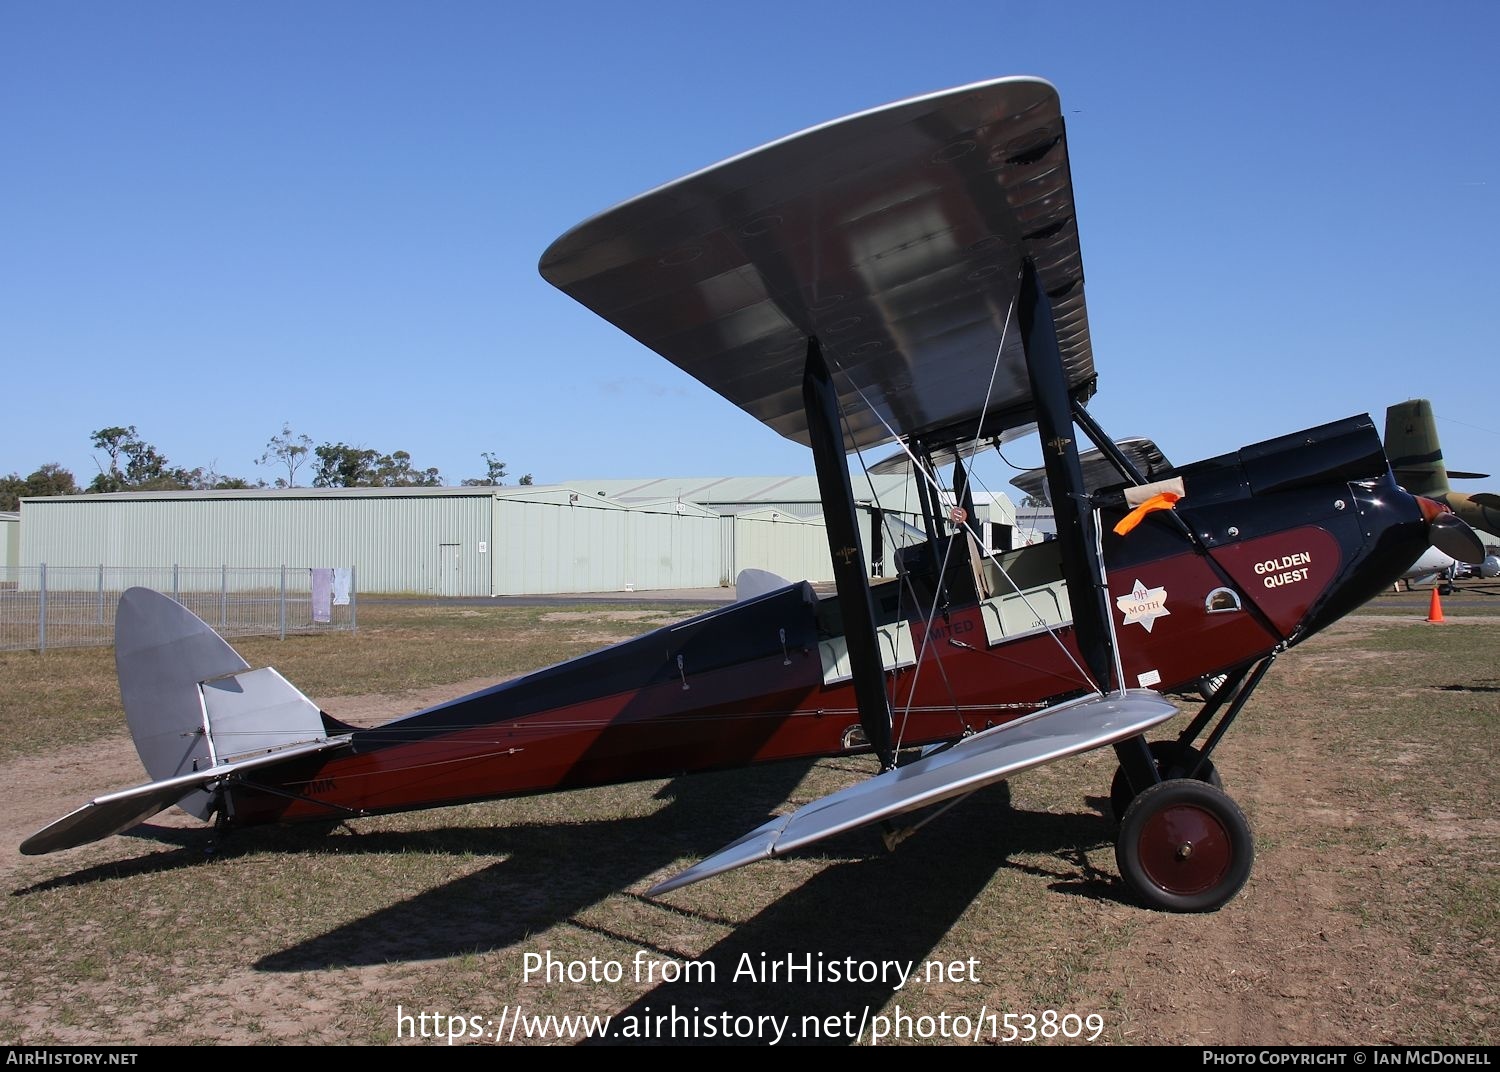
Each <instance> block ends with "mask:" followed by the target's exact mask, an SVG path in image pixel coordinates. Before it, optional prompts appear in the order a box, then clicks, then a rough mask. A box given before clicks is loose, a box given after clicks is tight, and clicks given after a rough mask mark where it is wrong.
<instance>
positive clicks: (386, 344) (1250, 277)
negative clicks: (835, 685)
mask: <svg viewBox="0 0 1500 1072" xmlns="http://www.w3.org/2000/svg"><path fill="white" fill-rule="evenodd" d="M1496 40H1500V5H1496V4H1494V3H1492V2H1474V3H1434V4H1432V5H1428V6H1427V7H1424V8H1417V7H1414V6H1412V5H1410V4H1395V3H1369V2H1367V3H1337V4H1334V3H1329V4H1317V3H1298V4H1273V3H1257V4H1253V5H1252V4H1241V5H1228V4H1203V3H1155V4H1137V5H1131V4H1124V3H1114V4H1105V3H1099V4H1091V3H1071V4H1067V5H1061V4H1040V3H1028V4H1019V3H1011V2H990V3H983V4H981V3H942V2H934V3H925V4H915V3H902V4H896V3H884V2H880V0H866V2H863V3H842V2H828V3H818V2H814V0H804V2H802V3H782V2H780V0H773V2H763V3H756V4H753V5H752V4H738V5H707V4H701V3H699V4H688V3H649V2H648V3H639V4H634V5H621V4H590V3H573V4H566V5H564V4H552V5H512V4H502V3H499V2H492V3H466V2H445V3H430V4H417V3H378V2H369V0H361V2H358V3H318V2H311V3H301V2H298V3H292V2H275V0H271V2H257V3H237V4H231V3H203V2H191V3H187V2H184V3H163V2H138V3H131V4H105V3H83V2H69V0H58V2H50V3H40V2H38V3H22V2H18V0H5V2H4V3H0V360H3V366H4V374H3V381H0V382H3V385H4V386H3V393H4V397H5V403H6V404H5V406H4V410H3V414H0V472H11V471H18V472H20V473H22V474H23V475H24V474H26V473H29V472H31V471H32V470H33V469H35V468H36V467H37V466H38V465H40V464H42V463H44V462H51V461H55V462H60V463H62V464H63V465H65V466H67V467H68V468H70V469H72V470H73V472H74V474H75V475H76V476H77V477H78V479H79V480H80V482H84V483H86V482H87V481H88V480H89V479H90V478H91V477H92V476H93V475H94V473H95V472H96V471H97V470H96V467H95V461H94V460H93V457H92V455H91V450H90V446H89V434H90V432H91V431H93V430H94V429H97V428H102V427H106V426H108V425H115V424H134V425H136V426H137V428H138V429H139V431H140V433H141V435H142V436H143V437H144V438H145V439H146V440H147V441H149V442H151V443H153V444H154V445H155V446H157V448H158V449H159V450H161V451H162V452H164V453H165V454H166V455H167V456H168V457H169V458H170V459H171V461H172V462H173V463H174V464H177V465H183V466H186V467H189V468H191V467H194V466H213V467H215V468H217V469H218V470H219V471H220V472H224V473H230V474H235V475H246V476H250V477H252V478H256V477H259V478H264V479H270V478H272V477H273V476H274V475H275V473H274V472H273V471H271V470H267V469H259V468H257V467H256V465H255V464H254V459H255V458H256V457H257V456H258V455H260V454H261V453H262V452H263V451H264V449H265V444H266V440H267V439H268V438H269V437H270V436H271V435H272V434H273V433H275V432H277V431H278V430H279V429H280V428H281V426H282V423H283V422H284V421H285V422H289V423H290V424H291V425H292V427H293V428H294V429H295V430H297V431H299V432H303V433H305V434H307V435H309V436H311V437H312V438H313V440H314V441H315V442H319V443H321V442H332V441H346V442H351V443H355V444H358V445H361V446H368V447H373V448H376V449H378V450H381V451H383V452H387V451H393V450H398V449H400V450H406V451H409V452H410V453H411V454H412V456H413V459H414V461H415V462H416V463H417V464H418V465H419V466H429V465H431V466H436V467H438V468H439V469H440V470H441V471H442V473H443V474H444V475H445V476H446V477H447V478H448V479H449V481H450V482H452V483H456V482H458V480H460V479H461V478H463V477H466V476H476V475H480V474H482V473H483V471H484V463H483V461H482V459H481V457H480V455H481V452H484V451H491V452H494V453H496V454H498V455H499V456H500V457H502V458H504V459H505V460H506V461H507V462H508V463H509V465H510V469H511V474H512V476H518V475H519V474H521V473H524V472H531V473H534V474H535V475H536V478H537V481H538V482H551V481H557V480H563V479H567V478H569V477H579V476H584V475H595V476H663V475H696V474H710V473H714V474H717V473H723V474H766V473H794V472H810V471H811V462H810V458H809V456H808V454H807V452H806V451H805V449H804V448H802V447H799V446H797V445H795V444H792V443H789V442H787V441H785V440H782V439H781V438H780V437H778V436H776V435H775V434H774V433H772V432H770V431H769V430H767V429H765V428H763V427H761V426H760V425H759V424H757V423H756V422H755V421H753V420H752V419H750V418H749V417H747V416H745V415H743V414H741V413H740V412H739V411H738V410H736V409H734V408H733V407H731V406H730V405H729V404H728V403H725V402H722V401H721V400H719V399H718V398H717V397H716V396H714V395H712V394H711V393H709V392H708V391H707V390H706V389H704V388H702V387H700V386H699V385H698V384H697V383H696V382H694V381H693V380H691V379H690V378H688V377H687V376H686V375H685V374H683V373H680V372H678V371H677V370H676V369H675V368H673V367H672V366H670V365H668V364H667V363H666V362H664V361H663V360H661V359H660V358H658V357H656V356H655V355H653V354H651V353H650V352H649V351H647V350H645V349H644V348H642V347H640V346H639V345H638V344H636V343H634V342H633V341H631V340H630V339H628V338H627V337H625V336H624V335H623V334H621V333H620V332H618V331H617V330H616V329H614V328H612V327H610V326H609V325H607V324H605V323H603V322H602V321H600V320H598V319H596V318H595V317H594V316H593V315H592V314H591V313H589V312H587V311H586V310H584V309H583V308H582V307H581V306H578V305H576V304H575V303H573V302H572V301H571V300H570V299H568V298H566V297H564V296H563V295H561V294H560V293H557V292H556V291H554V290H552V289H551V288H550V287H549V286H548V285H547V284H545V283H544V282H542V280H541V279H540V278H539V277H538V275H537V273H536V262H537V258H538V257H539V256H540V254H541V252H542V250H543V249H544V248H545V247H546V246H547V244H548V243H549V242H551V240H552V239H553V238H555V237H556V236H557V235H559V234H561V233H562V232H563V231H564V230H566V229H567V228H569V227H570V226H572V225H573V224H575V223H577V222H578V221H580V220H582V219H583V218H585V217H587V216H590V215H592V214H594V213H596V212H598V211H600V210H601V209H604V208H606V207H608V206H609V205H611V204H614V203H615V202H617V201H620V200H623V199H625V198H627V197H630V196H633V195H634V194H637V193H639V192H641V191H643V190H645V189H647V188H649V187H652V186H655V185H657V184H659V183H662V182H665V181H669V180H671V179H673V178H676V177H678V176H679V175H682V174H685V173H687V172H689V171H692V170H695V169H697V168H699V167H702V166H705V165H707V164H710V163H712V162H714V161H716V160H718V159H721V158H723V157H725V156H729V155H732V154H734V153H737V152H740V151H743V150H745V149H748V148H751V147H753V146H756V145H758V144H761V143H763V142H765V141H768V140H771V139H773V138H776V137H780V136H782V135H784V134H788V133H791V132H792V131H795V130H798V129H801V128H803V127H805V126H809V125H812V124H815V123H819V122H822V121H825V120H827V119H831V118H834V117H837V116H839V115H843V114H846V113H849V112H853V111H858V110H861V109H864V108H868V107H872V106H875V105H877V104H881V103H884V102H887V101H890V100H895V99H899V98H901V97H906V96H910V95H913V94H917V93H924V92H929V91H932V90H937V89H942V88H946V87H948V86H954V85H960V84H963V83H966V82H972V81H977V80H981V79H986V78H991V77H995V76H999V75H1007V74H1035V75H1040V76H1043V77H1045V78H1048V79H1049V80H1050V81H1052V82H1053V83H1054V84H1055V85H1056V86H1057V87H1058V90H1059V92H1060V94H1061V98H1062V102H1063V108H1064V112H1065V114H1066V116H1067V120H1068V124H1069V146H1070V152H1071V155H1072V161H1073V176H1074V186H1075V193H1076V198H1077V204H1078V207H1079V223H1080V231H1081V236H1082V246H1083V257H1084V265H1085V270H1086V274H1087V280H1088V283H1087V287H1088V290H1087V294H1088V303H1089V310H1090V321H1091V325H1092V331H1093V341H1094V350H1095V361H1096V364H1097V366H1098V368H1099V371H1100V392H1099V395H1098V397H1097V399H1096V400H1095V402H1094V403H1093V404H1092V405H1091V409H1092V410H1093V412H1094V413H1095V414H1096V415H1097V416H1098V417H1099V418H1100V420H1101V421H1102V422H1103V424H1104V426H1105V427H1106V428H1107V429H1109V430H1110V431H1111V432H1112V433H1114V434H1116V435H1138V434H1147V435H1151V436H1153V437H1154V438H1156V440H1157V441H1158V442H1159V443H1160V444H1161V445H1162V447H1163V449H1164V450H1165V451H1166V452H1167V454H1168V456H1169V457H1170V458H1173V459H1174V460H1178V461H1187V460H1191V459H1194V458H1199V457H1204V456H1208V455H1212V454H1217V453H1221V452H1224V451H1229V450H1233V449H1235V448H1237V447H1239V446H1241V445H1244V444H1247V443H1251V442H1254V441H1256V440H1259V439H1263V438H1267V437H1269V436H1273V435H1278V434H1281V433H1284V432H1289V431H1293V430H1296V429H1298V428H1302V427H1305V426H1307V425H1311V424H1316V423H1320V422H1322V421H1326V420H1333V419H1336V418H1339V417H1343V416H1348V415H1350V414H1353V413H1358V412H1371V413H1373V414H1374V415H1375V417H1376V419H1377V421H1383V418H1384V410H1385V407H1386V406H1387V405H1389V404H1390V403H1392V402H1395V401H1399V400H1401V399H1404V398H1408V397H1427V398H1431V399H1432V400H1433V403H1434V407H1435V409H1436V412H1437V415H1438V419H1439V429H1440V432H1441V433H1442V436H1443V443H1444V450H1445V453H1446V455H1447V457H1448V460H1449V463H1450V464H1451V465H1454V466H1456V467H1458V468H1465V469H1477V470H1481V471H1486V472H1490V473H1495V474H1497V477H1496V479H1495V480H1493V481H1490V482H1471V483H1468V484H1461V485H1459V488H1460V490H1482V489H1486V488H1494V487H1496V486H1500V413H1497V411H1496V410H1497V403H1500V394H1497V390H1496V380H1497V376H1496V361H1495V355H1496V346H1495V339H1496V336H1497V328H1500V300H1497V293H1500V287H1497V284H1500V271H1497V266H1496V258H1495V249H1496V245H1497V242H1496V239H1497V237H1500V210H1497V194H1500V136H1497V133H1496V131H1497V130H1500V127H1497V125H1496V122H1495V118H1494V112H1495V108H1496V105H1497V104H1500V62H1497V59H1496V55H1495V51H1494V48H1495V41H1496ZM882 453H883V452H882ZM1022 453H1023V454H1024V451H1023V452H1022ZM1016 460H1026V459H1024V458H1018V459H1016ZM986 479H987V481H989V483H990V484H991V486H993V487H996V488H998V487H1000V486H1001V485H1002V484H1003V481H1004V479H1005V474H1004V469H1003V466H999V465H998V463H996V464H995V467H994V468H993V469H991V470H990V471H989V475H987V476H986Z"/></svg>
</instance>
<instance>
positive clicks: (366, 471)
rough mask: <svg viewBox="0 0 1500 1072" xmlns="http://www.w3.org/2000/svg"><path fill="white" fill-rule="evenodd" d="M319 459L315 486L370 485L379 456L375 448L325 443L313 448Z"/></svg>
mask: <svg viewBox="0 0 1500 1072" xmlns="http://www.w3.org/2000/svg"><path fill="white" fill-rule="evenodd" d="M313 454H314V456H315V457H316V458H317V459H318V467H317V471H316V472H315V473H314V474H313V487H315V488H359V487H368V486H369V483H370V477H371V475H372V474H373V473H374V466H375V461H376V459H377V458H378V457H379V455H377V454H376V453H375V452H374V451H373V450H364V449H361V448H359V447H351V446H349V444H347V443H324V444H323V445H322V446H320V447H317V448H315V449H314V450H313Z"/></svg>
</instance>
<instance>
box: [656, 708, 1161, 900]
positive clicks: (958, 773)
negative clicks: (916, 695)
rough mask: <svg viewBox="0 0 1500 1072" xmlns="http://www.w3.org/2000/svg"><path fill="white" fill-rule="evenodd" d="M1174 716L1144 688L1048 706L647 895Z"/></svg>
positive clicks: (772, 830)
mask: <svg viewBox="0 0 1500 1072" xmlns="http://www.w3.org/2000/svg"><path fill="white" fill-rule="evenodd" d="M1176 713H1177V708H1176V707H1174V706H1173V705H1172V704H1171V703H1169V702H1168V701H1166V700H1164V699H1162V698H1161V697H1160V696H1158V695H1157V694H1156V693H1154V692H1151V691H1149V690H1145V689H1136V690H1131V691H1130V692H1127V693H1126V694H1125V695H1123V696H1120V695H1109V696H1093V697H1087V698H1085V699H1082V700H1072V701H1069V702H1068V703H1063V704H1058V705H1057V706H1055V707H1049V708H1048V709H1047V710H1045V711H1038V712H1037V713H1036V714H1033V715H1028V716H1026V717H1025V718H1022V719H1018V720H1016V721H1015V722H1008V723H1006V724H1005V725H1003V726H995V727H993V728H991V729H988V730H985V731H984V732H983V733H976V734H975V735H974V736H972V737H965V738H964V739H962V740H960V741H959V742H958V743H957V744H955V745H954V746H953V747H952V748H948V749H946V750H944V751H942V752H938V753H936V754H934V755H930V756H926V757H924V758H922V759H918V760H916V761H915V762H912V763H908V764H906V765H905V766H903V767H898V768H896V769H895V770H892V771H887V772H886V773H884V774H880V775H877V776H876V777H874V778H871V779H870V780H868V781H865V782H861V783H859V784H858V785H853V786H850V787H849V788H847V789H843V790H840V791H839V792H837V793H832V794H830V795H828V796H826V797H823V798H822V799H820V800H815V801H813V802H812V803H811V804H808V805H806V806H804V807H802V808H799V809H798V810H797V811H795V812H793V813H792V814H791V815H785V816H780V817H778V818H776V819H772V820H771V821H770V822H768V823H766V824H765V825H764V826H761V827H759V828H757V829H755V830H752V831H751V832H750V833H748V834H746V835H745V836H744V837H742V838H740V839H739V840H738V841H736V842H734V843H733V844H731V845H728V846H726V847H725V848H723V849H721V850H719V852H717V853H715V854H714V855H713V856H710V857H708V858H707V859H705V860H703V861H701V862H700V863H698V864H695V865H694V866H692V867H690V868H688V869H687V870H686V871H683V872H682V873H680V874H678V875H674V876H673V877H672V878H669V879H667V880H665V881H663V882H659V883H657V884H656V885H655V886H653V887H651V889H650V890H648V891H647V893H648V894H649V895H653V896H654V895H656V894H660V893H666V892H668V891H669V890H675V889H677V888H678V887H679V886H687V885H690V884H691V883H694V882H699V881H701V880H702V879H705V878H710V877H712V876H714V875H718V874H722V873H723V872H725V871H731V870H733V869H734V868H736V867H742V866H744V865H745V864H748V863H754V862H755V861H756V860H763V859H766V858H767V857H770V856H782V855H785V854H786V853H789V852H792V851H794V850H796V849H800V848H803V847H804V846H807V845H811V844H812V843H813V842H816V841H821V840H823V839H824V838H829V837H833V836H834V835H835V834H841V833H843V832H844V831H846V830H851V829H853V828H854V827H857V826H863V825H865V824H866V823H873V822H876V821H877V820H880V819H885V818H889V817H890V816H892V815H900V814H902V813H903V812H909V811H915V810H917V809H918V808H924V807H927V806H928V805H931V804H937V803H940V802H942V801H944V800H948V799H950V798H952V797H957V796H962V795H964V794H966V793H972V792H974V791H975V790H977V789H982V788H983V787H984V786H986V785H989V784H991V783H993V782H998V781H1002V780H1003V779H1005V778H1008V777H1010V776H1011V775H1013V774H1018V773H1020V772H1021V771H1024V770H1029V769H1030V768H1032V767H1037V766H1041V765H1042V764H1043V763H1049V762H1051V761H1052V760H1054V759H1062V758H1063V757H1065V756H1071V755H1077V754H1078V753H1080V752H1087V751H1089V750H1090V749H1094V748H1099V747H1102V746H1103V745H1107V744H1114V743H1115V742H1117V741H1123V740H1125V739H1126V738H1128V737H1134V736H1135V735H1136V734H1138V733H1144V732H1145V731H1146V730H1148V729H1150V728H1151V727H1152V726H1155V725H1157V724H1158V723H1161V722H1165V721H1166V720H1167V719H1169V718H1171V717H1172V716H1173V715H1175V714H1176Z"/></svg>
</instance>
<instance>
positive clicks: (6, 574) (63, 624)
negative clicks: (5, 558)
mask: <svg viewBox="0 0 1500 1072" xmlns="http://www.w3.org/2000/svg"><path fill="white" fill-rule="evenodd" d="M135 587H143V588H154V589H156V590H157V591H158V592H163V593H165V594H167V595H169V596H171V597H172V598H173V599H175V600H177V602H179V603H181V604H182V605H183V606H184V607H186V608H187V609H188V610H190V611H192V612H193V613H194V614H196V615H197V616H198V617H200V618H202V619H203V620H204V621H205V622H207V623H208V624H209V625H211V626H213V627H214V629H216V630H218V632H219V633H220V634H221V635H223V636H281V637H285V636H286V635H287V634H288V633H322V632H330V631H332V632H343V631H352V630H353V629H354V628H355V627H356V615H355V606H356V600H355V591H354V570H353V568H348V569H343V568H327V569H322V568H312V569H309V568H297V567H293V566H264V567H262V566H47V565H41V566H8V567H7V566H0V650H25V649H28V648H29V649H34V650H38V651H46V650H47V649H48V648H78V647H87V646H90V645H99V644H113V643H114V638H115V607H116V606H117V605H118V604H119V602H120V594H121V593H122V592H124V591H125V590H126V589H127V588H135Z"/></svg>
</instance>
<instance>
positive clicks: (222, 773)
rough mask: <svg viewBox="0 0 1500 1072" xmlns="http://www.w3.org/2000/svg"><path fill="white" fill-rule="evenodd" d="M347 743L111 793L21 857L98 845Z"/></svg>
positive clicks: (61, 822) (49, 831)
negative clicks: (217, 787) (206, 792)
mask: <svg viewBox="0 0 1500 1072" xmlns="http://www.w3.org/2000/svg"><path fill="white" fill-rule="evenodd" d="M348 743H349V738H348V736H342V737H334V738H330V739H328V740H323V741H308V742H305V743H303V744H298V745H293V746H291V747H289V748H283V749H280V750H279V751H275V752H269V753H266V754H265V755H259V756H255V757H254V758H251V759H244V760H240V761H239V762H236V763H221V764H220V765H218V766H217V767H210V768H208V769H207V770H202V771H196V772H194V773H191V774H180V775H178V776H177V777H175V778H165V779H163V780H161V781H159V782H148V783H146V784H145V785H138V786H136V787H135V788H133V789H122V790H120V791H119V792H118V793H106V794H105V795H104V796H102V797H95V798H94V799H93V800H91V801H89V802H88V803H87V804H85V805H84V806H83V807H81V808H79V809H78V810H77V811H73V812H69V813H68V814H67V815H64V816H63V817H62V818H61V819H58V820H57V821H56V822H54V823H51V824H50V825H48V826H46V827H44V828H43V829H41V830H38V831H37V832H36V833H35V834H32V835H31V836H30V837H29V838H27V839H26V840H25V841H23V842H21V851H22V852H23V853H25V854H26V855H27V856H41V855H42V854H44V853H49V852H57V851H58V850H59V849H71V848H73V847H75V846H77V845H86V844H88V843H89V842H90V841H98V840H99V839H100V838H105V837H109V836H110V835H111V834H118V833H120V832H121V831H124V830H129V829H130V828H131V827H132V826H135V825H137V824H139V823H142V822H145V821H146V820H147V819H149V818H151V816H153V815H155V814H156V813H157V812H159V811H165V810H166V809H167V808H170V807H171V806H172V805H173V804H176V803H177V802H178V801H179V800H180V799H182V798H183V797H184V796H187V795H188V794H190V793H195V792H197V791H198V790H200V789H203V788H204V787H205V786H207V785H208V784H209V783H211V782H217V781H221V780H223V779H225V778H230V777H233V776H235V775H237V774H242V773H244V772H245V771H248V770H254V769H256V768H258V767H269V766H273V765H274V764H277V763H281V762H283V761H285V760H288V759H291V758H293V757H298V756H307V755H312V754H314V753H316V752H325V751H327V750H329V749H331V748H341V747H343V746H344V745H346V744H348Z"/></svg>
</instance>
